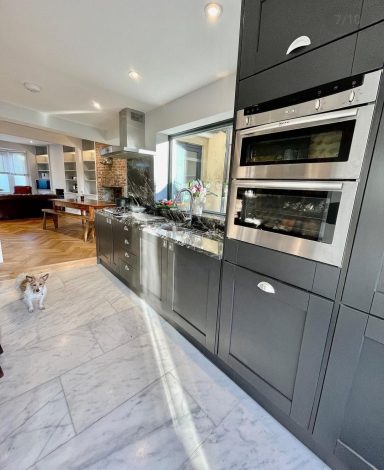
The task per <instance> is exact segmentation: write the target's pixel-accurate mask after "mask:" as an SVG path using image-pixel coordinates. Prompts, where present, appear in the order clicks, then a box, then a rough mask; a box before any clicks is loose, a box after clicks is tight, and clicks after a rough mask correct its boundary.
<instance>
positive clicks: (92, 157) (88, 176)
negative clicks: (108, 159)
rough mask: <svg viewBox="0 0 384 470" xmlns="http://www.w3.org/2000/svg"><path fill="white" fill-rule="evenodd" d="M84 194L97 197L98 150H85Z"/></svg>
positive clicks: (93, 197)
mask: <svg viewBox="0 0 384 470" xmlns="http://www.w3.org/2000/svg"><path fill="white" fill-rule="evenodd" d="M83 171H84V195H85V196H86V197H88V198H91V199H96V197H97V176H96V151H95V150H94V149H89V150H83Z"/></svg>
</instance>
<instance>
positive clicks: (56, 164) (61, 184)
mask: <svg viewBox="0 0 384 470" xmlns="http://www.w3.org/2000/svg"><path fill="white" fill-rule="evenodd" d="M48 155H49V169H50V179H51V190H52V192H55V190H56V189H57V188H61V189H65V173H64V154H63V146H62V145H58V144H50V145H48Z"/></svg>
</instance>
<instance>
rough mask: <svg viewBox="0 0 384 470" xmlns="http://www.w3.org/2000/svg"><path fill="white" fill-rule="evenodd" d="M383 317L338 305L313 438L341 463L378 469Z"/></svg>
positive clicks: (383, 454)
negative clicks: (337, 315)
mask: <svg viewBox="0 0 384 470" xmlns="http://www.w3.org/2000/svg"><path fill="white" fill-rule="evenodd" d="M383 364H384V320H382V319H379V318H375V317H369V316H368V315H367V314H364V313H361V312H358V311H357V310H353V309H351V308H348V307H345V306H342V307H341V310H340V313H339V317H338V321H337V326H336V332H335V336H334V340H333V344H332V349H331V356H330V359H329V364H328V369H327V374H326V377H325V382H324V388H323V393H322V396H321V401H320V406H319V410H318V414H317V419H316V422H315V429H314V437H315V439H316V440H318V441H319V442H320V443H321V444H322V445H323V446H324V447H326V448H328V449H329V450H331V451H334V453H335V454H336V456H337V457H338V458H339V459H340V460H341V461H342V462H343V463H344V464H345V465H346V466H347V468H356V469H357V468H358V469H367V470H368V469H371V470H372V469H373V468H384V406H383V397H384V367H383Z"/></svg>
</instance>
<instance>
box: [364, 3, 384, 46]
mask: <svg viewBox="0 0 384 470" xmlns="http://www.w3.org/2000/svg"><path fill="white" fill-rule="evenodd" d="M383 20H384V0H364V3H363V9H362V12H361V21H360V27H361V28H364V27H366V26H369V25H371V24H373V23H376V22H378V21H383ZM367 52H369V51H367Z"/></svg>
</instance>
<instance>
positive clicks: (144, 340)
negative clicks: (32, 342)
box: [61, 326, 188, 432]
mask: <svg viewBox="0 0 384 470" xmlns="http://www.w3.org/2000/svg"><path fill="white" fill-rule="evenodd" d="M156 328H157V326H156ZM186 360H188V356H186V355H185V353H184V352H183V350H182V349H181V348H180V347H179V346H178V345H177V344H175V343H174V342H173V340H172V339H170V338H169V337H168V336H167V335H166V334H163V332H162V331H161V330H159V331H156V332H155V333H152V334H149V333H146V334H144V335H141V336H139V337H137V338H136V339H134V340H132V341H130V342H128V343H127V344H125V345H123V346H120V347H118V348H116V349H113V350H112V351H110V352H108V353H106V354H104V355H102V356H100V357H97V358H95V359H93V360H92V361H88V362H87V363H85V364H83V365H82V366H79V367H76V368H75V369H72V370H70V371H69V372H68V373H65V374H64V375H62V377H61V381H62V384H63V388H64V392H65V395H66V397H67V400H68V405H69V408H70V411H71V415H72V418H73V423H74V426H75V429H76V431H77V432H80V431H82V430H83V429H85V428H86V427H88V426H89V425H91V424H92V423H94V422H95V421H97V420H98V419H100V418H101V417H103V416H104V415H105V414H106V413H108V412H110V411H111V410H113V409H114V408H116V407H117V406H119V405H120V404H121V403H123V402H124V401H126V400H127V399H128V398H130V397H132V396H133V395H135V394H136V393H138V392H139V391H140V390H142V389H143V388H144V387H146V386H148V384H150V383H151V382H153V381H154V380H156V379H158V378H159V377H161V376H162V375H164V374H165V373H166V372H168V371H169V370H171V369H173V368H174V367H175V366H176V365H178V364H180V363H182V362H183V361H186Z"/></svg>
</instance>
